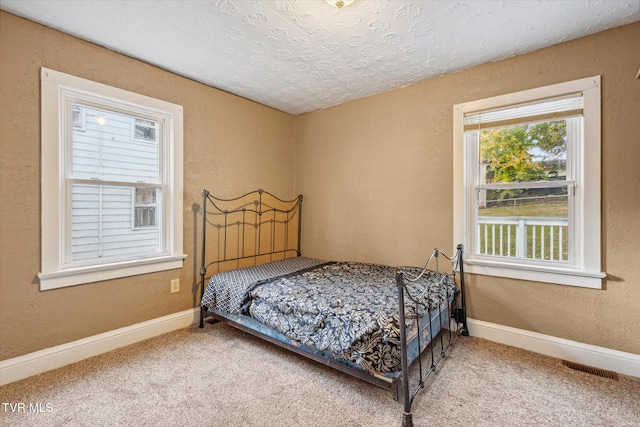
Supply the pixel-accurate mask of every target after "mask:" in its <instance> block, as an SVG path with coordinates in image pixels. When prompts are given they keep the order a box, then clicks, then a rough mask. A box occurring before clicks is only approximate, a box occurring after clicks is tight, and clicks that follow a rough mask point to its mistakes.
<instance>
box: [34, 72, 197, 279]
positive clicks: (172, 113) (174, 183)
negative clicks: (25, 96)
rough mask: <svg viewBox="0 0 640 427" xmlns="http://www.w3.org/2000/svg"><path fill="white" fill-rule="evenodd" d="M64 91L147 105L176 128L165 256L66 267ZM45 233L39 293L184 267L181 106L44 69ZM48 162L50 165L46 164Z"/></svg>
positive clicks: (170, 145)
mask: <svg viewBox="0 0 640 427" xmlns="http://www.w3.org/2000/svg"><path fill="white" fill-rule="evenodd" d="M63 88H65V89H70V88H72V89H73V90H75V91H78V92H85V93H87V94H91V95H97V96H99V97H101V98H104V99H105V100H114V101H117V102H120V103H122V102H124V103H127V104H131V105H132V106H136V107H140V106H142V107H143V108H145V109H148V110H155V111H158V112H162V113H165V114H167V115H168V116H169V117H170V123H168V125H169V126H170V127H171V128H172V131H171V132H168V135H170V137H172V138H173V139H172V140H171V141H169V142H168V143H167V145H166V146H167V147H168V149H169V150H170V152H167V153H166V156H167V159H168V163H166V165H167V166H168V167H169V171H170V172H169V176H168V180H167V183H168V186H167V187H168V191H167V194H166V195H163V197H166V202H167V206H168V207H169V209H168V211H167V213H168V217H169V218H167V227H168V232H167V236H168V241H167V242H166V252H167V253H164V254H161V255H160V256H155V257H149V258H146V259H138V260H127V261H118V262H112V263H108V264H102V265H91V266H71V267H70V266H65V265H64V264H63V260H64V256H63V255H64V251H65V248H64V230H65V228H66V225H65V224H66V221H67V218H66V216H65V215H66V214H65V212H66V206H65V203H63V202H62V201H63V200H64V199H65V197H64V194H65V182H64V181H65V176H64V170H63V168H64V164H65V162H64V157H63V156H64V155H65V154H64V153H65V144H64V139H63V135H62V132H63V126H62V123H61V120H63V119H64V117H62V116H64V114H62V115H61V113H60V112H61V111H65V110H64V108H65V105H64V103H65V99H64V96H63V90H62V89H63ZM41 120H42V126H41V132H42V134H41V138H42V141H41V146H42V159H41V201H42V213H41V228H42V230H41V233H42V246H41V250H42V266H41V268H42V271H41V272H40V273H39V274H38V277H39V279H40V290H49V289H56V288H62V287H66V286H73V285H79V284H84V283H93V282H98V281H103V280H109V279H115V278H120V277H127V276H132V275H138V274H146V273H152V272H157V271H164V270H170V269H176V268H182V265H183V260H184V259H185V258H186V255H185V254H183V252H182V250H183V237H182V206H183V131H182V128H183V110H182V107H181V106H180V105H176V104H172V103H169V102H166V101H162V100H158V99H154V98H150V97H147V96H144V95H140V94H136V93H133V92H129V91H126V90H123V89H118V88H114V87H111V86H107V85H104V84H101V83H96V82H93V81H90V80H85V79H82V78H79V77H75V76H71V75H68V74H65V73H61V72H58V71H54V70H50V69H47V68H42V69H41ZM45 159H46V161H45Z"/></svg>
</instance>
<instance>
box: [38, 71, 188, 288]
mask: <svg viewBox="0 0 640 427" xmlns="http://www.w3.org/2000/svg"><path fill="white" fill-rule="evenodd" d="M41 86H42V168H41V173H42V185H41V188H42V271H41V273H40V274H39V278H40V287H41V289H43V290H46V289H54V288H59V287H64V286H71V285H77V284H82V283H90V282H96V281H101V280H107V279H113V278H117V277H125V276H130V275H135V274H144V273H150V272H155V271H162V270H168V269H174V268H181V267H182V261H183V259H184V258H185V255H183V253H182V107H181V106H179V105H175V104H172V103H169V102H166V101H161V100H158V99H154V98H150V97H147V96H143V95H139V94H135V93H132V92H128V91H125V90H122V89H117V88H114V87H110V86H106V85H103V84H99V83H95V82H91V81H89V80H85V79H81V78H78V77H74V76H70V75H68V74H64V73H60V72H57V71H53V70H49V69H45V68H43V69H42V71H41Z"/></svg>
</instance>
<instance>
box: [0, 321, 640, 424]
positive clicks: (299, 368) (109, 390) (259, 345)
mask: <svg viewBox="0 0 640 427" xmlns="http://www.w3.org/2000/svg"><path fill="white" fill-rule="evenodd" d="M428 383H429V384H428V386H427V388H426V389H424V390H423V391H422V392H421V393H420V394H419V395H418V397H416V400H415V402H414V407H413V413H414V423H415V425H416V426H432V425H439V426H640V379H638V378H632V377H625V376H620V380H619V381H615V380H612V379H608V378H602V377H598V376H594V375H591V374H587V373H584V372H578V371H574V370H571V369H569V368H567V367H565V366H563V365H562V364H561V362H560V361H559V360H557V359H553V358H549V357H545V356H541V355H537V354H535V353H531V352H527V351H524V350H519V349H516V348H512V347H507V346H504V345H500V344H496V343H492V342H490V341H486V340H482V339H478V338H470V337H460V338H459V339H458V341H457V342H456V344H455V346H454V347H453V348H451V349H450V351H449V352H448V353H447V358H446V359H445V361H444V363H443V364H442V365H441V367H440V368H439V369H438V371H437V373H436V374H435V375H432V376H431V377H430V379H429V381H428ZM0 399H1V401H2V402H3V405H2V408H0V424H1V425H2V426H180V425H184V426H327V427H328V426H349V427H356V426H362V427H365V426H367V427H368V426H399V425H400V415H401V413H402V406H401V405H400V404H399V403H398V402H395V401H393V399H391V397H390V396H389V394H388V392H385V391H384V390H381V389H378V388H376V387H374V386H371V385H369V384H367V383H364V382H362V381H360V380H357V379H354V378H351V377H347V376H345V375H344V374H341V373H339V372H336V371H334V370H332V369H330V368H328V367H325V366H323V365H321V364H319V363H316V362H312V361H309V360H306V359H303V358H301V357H299V356H297V355H295V354H291V353H289V352H286V351H284V350H281V349H279V348H277V347H275V346H273V345H270V344H268V343H265V342H262V341H260V340H258V339H256V338H253V337H250V336H249V335H246V334H244V333H242V332H240V331H236V330H234V329H232V328H231V327H229V326H226V325H221V324H217V325H207V327H206V328H205V329H204V330H199V329H197V328H196V329H188V330H180V331H176V332H172V333H169V334H166V335H163V336H160V337H156V338H153V339H151V340H148V341H145V342H141V343H138V344H135V345H132V346H129V347H125V348H122V349H119V350H116V351H112V352H110V353H107V354H104V355H101V356H97V357H94V358H91V359H88V360H85V361H82V362H79V363H76V364H73V365H70V366H67V367H64V368H61V369H57V370H55V371H51V372H47V373H44V374H41V375H38V376H35V377H32V378H28V379H25V380H23V381H19V382H16V383H12V384H8V385H6V386H4V387H2V388H0ZM8 403H12V405H13V406H9V405H8ZM18 403H24V404H25V407H26V408H29V405H30V404H31V405H32V406H31V407H32V408H40V412H24V411H20V412H12V410H11V408H12V407H13V408H16V404H18Z"/></svg>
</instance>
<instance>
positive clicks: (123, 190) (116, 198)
mask: <svg viewBox="0 0 640 427" xmlns="http://www.w3.org/2000/svg"><path fill="white" fill-rule="evenodd" d="M157 191H160V190H157ZM131 192H132V187H126V186H122V187H117V186H106V185H81V184H74V185H72V207H71V259H70V261H71V262H74V263H75V262H91V261H98V260H104V259H108V258H124V257H132V256H140V255H142V256H144V255H150V254H156V253H159V252H160V230H159V228H158V227H153V228H148V229H143V230H134V229H132V227H131V211H132V199H131ZM154 211H155V208H154ZM142 215H143V216H144V215H145V214H142ZM147 215H150V213H147ZM153 217H154V219H153V221H155V212H154V215H153ZM147 220H149V218H147Z"/></svg>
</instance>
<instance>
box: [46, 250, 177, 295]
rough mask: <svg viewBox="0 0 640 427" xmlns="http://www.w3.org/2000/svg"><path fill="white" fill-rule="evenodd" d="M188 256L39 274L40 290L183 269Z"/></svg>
mask: <svg viewBox="0 0 640 427" xmlns="http://www.w3.org/2000/svg"><path fill="white" fill-rule="evenodd" d="M186 257H187V255H185V254H182V255H174V256H165V257H159V258H151V259H146V260H133V261H126V262H118V263H113V264H108V265H98V266H90V267H80V268H70V269H65V270H60V271H55V272H51V273H38V278H39V279H40V290H41V291H46V290H50V289H58V288H64V287H67V286H75V285H82V284H85V283H93V282H100V281H103V280H110V279H117V278H121V277H128V276H136V275H139V274H147V273H154V272H158V271H165V270H174V269H177V268H182V265H183V261H184V259H185V258H186Z"/></svg>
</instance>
